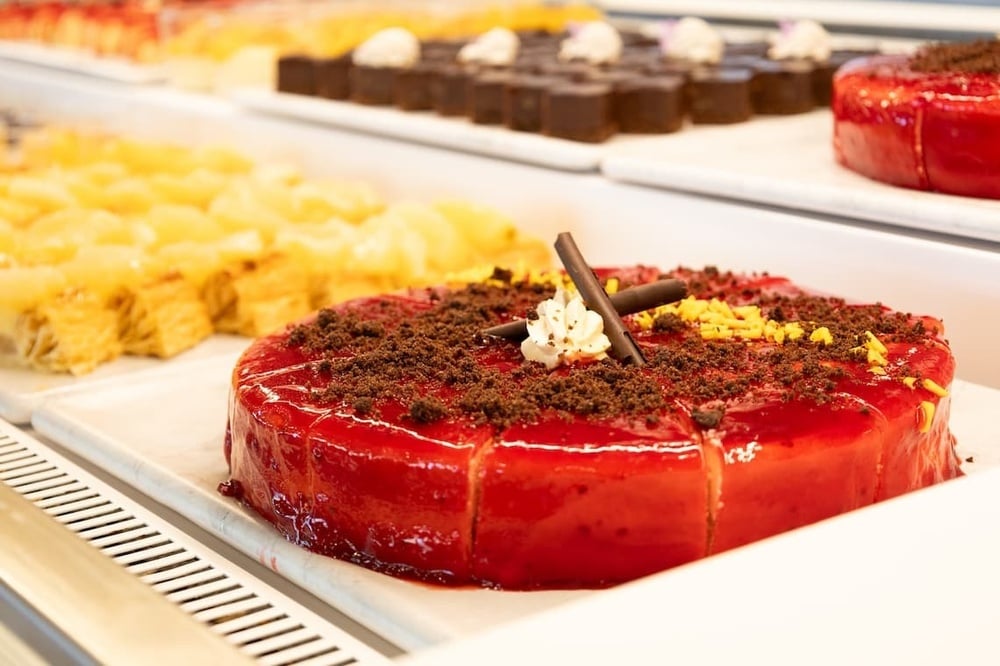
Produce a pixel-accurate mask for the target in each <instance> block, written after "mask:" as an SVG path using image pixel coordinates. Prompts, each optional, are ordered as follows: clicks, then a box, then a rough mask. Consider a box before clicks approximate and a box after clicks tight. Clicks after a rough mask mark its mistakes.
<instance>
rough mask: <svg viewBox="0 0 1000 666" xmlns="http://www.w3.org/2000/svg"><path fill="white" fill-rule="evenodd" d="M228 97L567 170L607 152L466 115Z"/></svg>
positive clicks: (244, 94) (293, 98)
mask: <svg viewBox="0 0 1000 666" xmlns="http://www.w3.org/2000/svg"><path fill="white" fill-rule="evenodd" d="M229 97H230V99H232V100H233V101H234V102H236V103H237V104H239V105H241V106H243V107H245V108H247V109H250V110H253V111H260V112H263V113H268V114H271V115H277V116H283V117H286V118H295V119H298V120H307V121H310V122H315V123H322V124H325V125H331V126H334V127H343V128H347V129H353V130H359V131H362V132H367V133H369V134H378V135H381V136H388V137H392V138H396V139H403V140H406V141H413V142H415V143H423V144H428V145H432V146H441V147H444V148H452V149H454V150H462V151H465V152H470V153H479V154H482V155H489V156H491V157H500V158H503V159H507V160H514V161H516V162H526V163H528V164H535V165H538V166H544V167H551V168H554V169H563V170H566V171H596V170H597V167H598V166H599V165H600V162H601V158H602V157H603V155H604V150H605V145H603V144H602V145H594V144H588V143H577V142H575V141H567V140H565V139H554V138H551V137H547V136H542V135H540V134H529V133H527V132H515V131H513V130H509V129H506V128H504V127H499V126H491V125H476V124H474V123H472V122H470V121H468V120H466V119H464V118H445V117H442V116H438V115H435V114H433V113H431V112H414V111H400V110H398V109H395V108H392V107H379V106H365V105H363V104H354V103H352V102H338V101H334V100H327V99H320V98H318V97H306V96H304V95H292V94H289V93H279V92H274V91H272V90H264V89H242V90H234V91H232V92H231V93H230V94H229ZM618 140H621V141H626V142H627V141H628V140H629V139H627V138H625V139H615V141H618Z"/></svg>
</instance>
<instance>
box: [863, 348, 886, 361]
mask: <svg viewBox="0 0 1000 666" xmlns="http://www.w3.org/2000/svg"><path fill="white" fill-rule="evenodd" d="M868 362H869V363H870V364H872V365H889V361H887V360H886V358H885V356H883V355H882V353H881V352H879V350H877V349H875V348H874V347H869V348H868Z"/></svg>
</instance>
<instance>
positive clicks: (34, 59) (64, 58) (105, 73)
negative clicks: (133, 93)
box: [0, 40, 166, 84]
mask: <svg viewBox="0 0 1000 666" xmlns="http://www.w3.org/2000/svg"><path fill="white" fill-rule="evenodd" d="M0 58H4V59H7V60H16V61H18V62H24V63H28V64H31V65H38V66H40V67H47V68H49V69H57V70H62V71H66V72H73V73H76V74H84V75H86V76H91V77H94V78H97V79H104V80H106V81H113V82H115V83H127V84H145V83H160V82H162V81H165V80H166V76H165V75H164V72H163V70H162V69H161V68H160V67H159V66H157V65H140V64H137V63H134V62H131V61H129V60H126V59H124V58H113V57H104V56H96V55H93V54H91V53H87V52H85V51H80V50H76V49H67V48H59V47H56V46H50V45H47V44H39V43H37V42H21V41H11V40H0Z"/></svg>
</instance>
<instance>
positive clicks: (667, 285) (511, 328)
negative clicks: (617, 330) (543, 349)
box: [483, 278, 687, 340]
mask: <svg viewBox="0 0 1000 666" xmlns="http://www.w3.org/2000/svg"><path fill="white" fill-rule="evenodd" d="M685 296H687V285H686V284H684V282H682V281H681V280H675V279H673V278H669V279H666V280H657V281H656V282H651V283H649V284H641V285H639V286H637V287H629V288H628V289H622V290H621V291H619V292H616V293H614V294H609V295H608V298H609V299H611V305H613V306H615V311H616V312H617V313H618V314H619V315H621V316H622V317H624V316H626V315H630V314H635V313H636V312H642V311H643V310H652V309H653V308H655V307H659V306H661V305H666V304H667V303H675V302H677V301H679V300H681V299H682V298H684V297H685ZM483 335H492V336H493V337H497V338H512V339H515V340H521V339H523V338H525V337H527V335H528V321H527V320H526V319H515V320H514V321H509V322H507V323H506V324H499V325H498V326H492V327H490V328H487V329H486V330H484V331H483Z"/></svg>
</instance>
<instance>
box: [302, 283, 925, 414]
mask: <svg viewBox="0 0 1000 666" xmlns="http://www.w3.org/2000/svg"><path fill="white" fill-rule="evenodd" d="M637 275H640V274H639V273H637V272H636V271H632V272H629V270H623V272H622V274H621V275H620V276H617V275H616V276H615V277H618V278H619V280H620V283H621V284H622V285H631V284H633V283H635V282H637V281H638V282H642V281H648V280H651V279H653V278H654V277H656V276H655V274H649V272H648V271H647V272H646V273H643V274H641V275H642V277H641V278H638V279H637ZM607 277H610V276H608V275H602V278H607ZM668 277H679V278H682V279H685V280H686V281H687V282H688V285H689V289H690V290H691V292H692V293H693V294H694V295H695V296H696V297H699V298H711V297H725V299H726V301H727V302H729V303H730V304H731V305H733V306H736V305H742V304H749V303H752V304H756V305H759V307H760V308H761V312H762V313H763V315H764V316H765V317H769V318H771V319H774V320H776V321H782V322H783V321H789V322H791V321H797V322H800V323H801V325H802V326H803V328H804V330H805V335H804V336H803V337H802V338H799V339H798V340H794V341H789V340H786V341H785V343H784V344H774V343H768V342H764V341H757V342H753V343H750V342H746V341H740V340H713V341H707V340H704V339H702V337H701V335H700V333H699V327H698V325H697V323H695V324H689V323H687V322H685V321H684V320H683V319H681V318H680V317H678V316H677V315H674V314H664V315H660V316H658V317H656V319H655V320H654V321H653V325H652V328H651V329H650V330H641V329H640V328H639V327H638V326H637V325H636V323H635V322H634V321H633V320H632V318H626V322H627V323H628V324H629V327H630V330H631V332H632V334H633V336H634V338H635V340H636V342H637V343H638V344H639V345H640V347H641V348H643V351H644V353H645V355H646V357H647V358H648V359H649V363H648V364H647V365H646V366H644V367H635V366H629V365H622V364H620V363H617V362H615V361H613V360H610V359H607V360H605V361H599V362H590V363H579V364H573V365H569V366H564V367H560V368H558V369H556V370H555V371H549V370H547V369H546V368H545V367H544V366H543V365H541V364H538V363H530V362H528V361H525V360H524V359H523V357H522V356H521V353H520V350H519V348H518V346H517V345H516V344H514V343H511V342H510V341H507V340H502V339H497V338H493V337H489V336H486V337H484V336H481V335H480V334H479V331H481V330H482V329H484V328H486V327H488V326H491V325H495V324H498V323H503V322H505V321H510V320H512V319H516V318H524V317H529V318H530V317H531V316H532V314H533V313H534V312H535V308H536V306H537V305H538V303H539V302H540V301H541V300H543V299H545V298H549V297H551V295H552V294H553V293H554V291H555V289H554V287H553V286H552V285H549V284H545V283H538V282H529V281H524V280H516V279H515V278H514V275H513V274H512V273H510V272H509V271H495V272H494V274H493V278H492V279H491V280H490V281H488V282H486V283H482V284H479V283H477V284H471V285H468V286H467V287H465V288H461V289H457V290H454V291H447V290H435V291H433V292H429V291H428V292H415V295H414V300H412V301H408V300H406V299H393V298H391V297H385V298H381V299H363V300H360V301H353V302H350V303H347V304H345V305H343V306H340V307H338V308H336V309H327V310H322V311H321V312H320V313H319V314H318V315H317V317H316V318H315V320H313V321H312V322H310V323H306V324H302V325H299V326H297V327H295V328H293V329H292V330H291V331H290V333H289V335H288V340H287V344H288V346H289V347H293V348H301V349H302V350H303V352H304V353H305V354H306V356H307V357H308V358H310V359H312V361H313V363H312V366H311V367H312V369H313V371H314V375H313V381H314V384H313V385H312V386H311V387H310V388H311V389H312V390H313V393H312V394H313V396H314V397H315V399H317V400H318V401H320V402H327V403H333V402H337V403H340V404H342V405H344V406H345V408H349V409H353V411H354V413H355V414H357V415H358V416H360V417H368V416H370V415H378V414H379V412H380V410H381V409H384V408H385V407H387V406H388V405H390V404H396V405H399V406H401V407H402V413H403V414H404V416H405V417H406V418H408V419H410V420H412V421H413V422H414V423H419V424H427V423H433V422H437V421H441V420H443V419H449V418H457V417H462V418H467V419H469V420H471V421H472V422H474V423H479V424H490V425H493V426H495V427H497V428H503V427H507V426H510V425H511V424H515V423H525V422H534V421H536V420H538V419H539V418H541V417H542V416H543V414H544V413H546V412H548V413H554V414H556V415H561V416H562V417H564V418H572V417H583V418H615V417H622V418H627V419H635V420H636V422H638V423H643V422H644V423H647V424H650V425H652V424H655V423H657V422H658V421H659V419H660V418H661V416H662V415H663V414H664V413H665V412H666V411H668V410H672V409H676V408H677V407H680V408H682V409H684V410H687V411H689V413H690V415H691V417H692V420H693V422H694V423H695V424H696V425H697V426H698V427H700V428H702V429H709V428H715V427H717V426H718V425H719V423H720V422H721V421H722V420H723V418H724V415H725V409H726V407H727V405H730V404H732V402H733V401H744V400H755V399H758V398H759V399H764V400H774V399H779V400H784V401H792V400H803V401H809V402H813V403H815V404H824V403H829V402H831V401H833V400H836V395H837V389H838V386H840V385H841V384H842V382H844V381H848V380H850V381H858V378H861V381H868V380H867V377H868V375H867V368H868V363H867V360H866V352H865V349H864V343H865V339H866V337H865V331H871V332H872V333H873V334H875V335H876V336H878V338H879V339H880V340H882V341H883V342H886V343H891V342H904V343H907V344H909V345H912V346H919V345H924V344H936V342H932V340H936V334H937V332H936V331H931V330H928V329H927V327H926V326H925V325H924V323H923V321H922V320H920V319H916V318H914V317H913V316H911V315H909V314H905V313H898V312H892V311H890V310H888V309H887V308H885V307H884V306H882V305H880V304H874V305H849V304H847V303H845V302H844V301H843V300H842V299H837V298H829V297H822V296H812V295H808V294H805V293H802V292H801V291H800V290H798V289H797V288H795V287H793V286H792V285H790V284H789V283H788V282H787V281H784V280H781V279H778V278H769V277H767V276H765V275H754V276H737V275H735V274H733V273H729V272H723V271H720V270H718V269H715V268H709V269H706V270H704V271H692V270H689V269H677V270H676V271H674V272H672V273H671V274H668ZM819 326H823V327H826V328H827V329H828V330H829V331H830V334H831V335H832V343H830V344H822V343H815V342H810V341H809V340H808V337H809V334H810V333H811V332H812V330H814V329H815V328H817V327H819ZM899 371H903V372H909V369H908V368H907V367H906V366H905V365H902V366H899ZM394 409H395V408H394Z"/></svg>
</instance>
